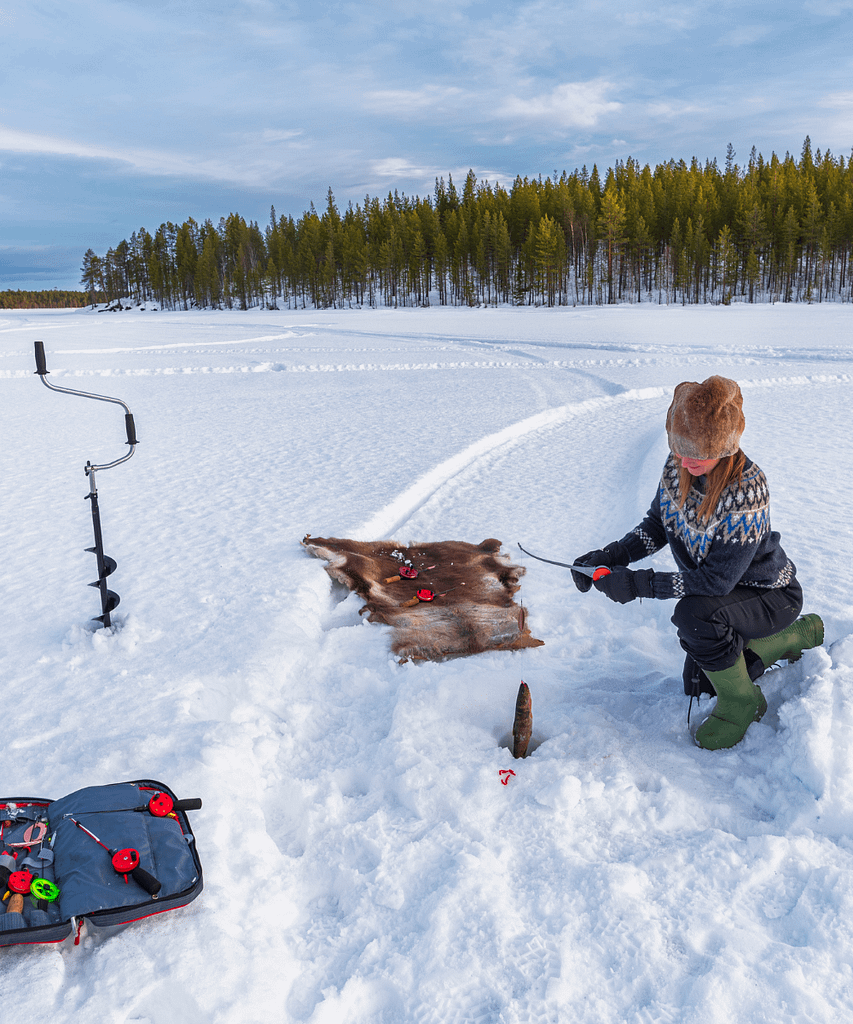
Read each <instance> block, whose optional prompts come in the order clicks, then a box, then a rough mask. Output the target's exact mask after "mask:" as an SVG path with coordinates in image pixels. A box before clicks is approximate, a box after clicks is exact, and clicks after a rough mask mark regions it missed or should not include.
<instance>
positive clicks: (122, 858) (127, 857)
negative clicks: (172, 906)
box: [66, 814, 163, 900]
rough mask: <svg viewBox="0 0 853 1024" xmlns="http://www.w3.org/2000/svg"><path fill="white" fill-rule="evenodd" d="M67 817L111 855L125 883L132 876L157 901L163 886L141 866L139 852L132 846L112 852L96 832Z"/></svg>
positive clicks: (69, 816)
mask: <svg viewBox="0 0 853 1024" xmlns="http://www.w3.org/2000/svg"><path fill="white" fill-rule="evenodd" d="M66 817H67V819H68V820H69V821H73V822H74V824H75V825H76V826H77V828H79V829H82V831H83V832H85V833H86V835H87V836H89V837H90V838H91V839H94V840H95V842H96V843H97V844H98V846H103V848H104V849H105V850H106V851H107V853H108V854H109V855H110V861H111V862H112V866H113V870H114V871H115V872H116V873H117V874H119V875H124V880H125V882H126V881H127V876H128V875H130V877H131V878H132V879H133V880H134V882H136V884H137V885H139V886H141V887H142V888H143V889H144V890H145V891H146V892H147V893H148V895H149V896H153V897H154V899H155V900H156V899H157V897H158V896H159V895H160V890H161V889H162V888H163V886H162V884H161V883H160V881H159V880H158V879H156V878H155V877H154V876H153V875H152V874H151V873H150V872H148V871H146V870H145V868H143V867H141V866H140V863H139V851H138V850H134V849H133V847H131V846H127V847H125V848H124V849H122V850H111V849H110V848H109V846H107V844H106V843H104V842H101V840H100V839H98V837H97V836H96V835H95V833H94V832H90V831H89V830H88V829H87V828H86V826H85V825H81V824H80V822H79V821H78V820H77V819H76V818H73V817H72V816H71V815H70V814H68V815H66Z"/></svg>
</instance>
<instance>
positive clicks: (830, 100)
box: [818, 92, 853, 110]
mask: <svg viewBox="0 0 853 1024" xmlns="http://www.w3.org/2000/svg"><path fill="white" fill-rule="evenodd" d="M818 106H820V107H833V108H836V109H840V110H845V109H847V108H853V92H832V93H829V95H828V96H824V98H823V99H822V100H821V101H820V102H819V103H818Z"/></svg>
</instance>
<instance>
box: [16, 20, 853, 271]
mask: <svg viewBox="0 0 853 1024" xmlns="http://www.w3.org/2000/svg"><path fill="white" fill-rule="evenodd" d="M851 83H853V0H798V2H784V0H782V2H777V3H774V4H772V5H770V4H767V3H756V2H744V0H739V2H737V3H735V2H722V3H721V2H717V3H710V2H701V0H699V2H690V0H684V2H679V3H660V2H655V0H643V2H640V0H623V2H621V3H619V4H609V3H603V2H601V0H582V2H576V3H564V2H560V0H548V2H547V3H546V2H544V0H542V2H539V0H537V2H529V3H518V2H511V3H510V2H506V0H490V2H489V3H485V2H459V0H442V2H441V3H439V2H437V0H413V2H411V0H410V2H407V3H402V2H400V0H393V2H392V0H366V2H361V3H322V2H317V0H313V2H307V0H293V2H277V0H230V2H228V3H222V2H219V0H215V2H205V3H200V2H196V0H173V2H170V3H165V2H163V0H124V2H104V0H85V2H84V0H62V2H56V0H26V2H24V3H22V4H21V3H17V4H12V3H11V2H10V0H0V290H2V289H8V288H12V289H14V288H25V289H29V288H33V289H37V288H53V287H56V288H70V289H76V288H79V287H80V266H81V263H82V258H83V254H84V253H85V252H86V250H87V249H89V248H92V249H94V251H95V252H96V253H98V254H103V253H105V252H106V251H107V249H108V248H110V247H111V246H115V245H117V244H118V243H119V242H120V241H121V240H122V239H124V238H129V236H130V235H131V234H132V233H133V231H135V230H138V229H139V228H141V227H146V228H148V229H149V230H150V231H152V232H153V231H154V230H156V228H157V227H158V226H159V225H160V224H161V223H163V222H165V221H174V222H177V223H182V222H183V221H185V220H186V219H187V218H188V217H193V218H194V219H195V220H196V221H198V222H203V221H204V220H206V219H207V218H211V219H212V220H214V222H216V221H218V219H219V217H220V216H227V215H228V214H229V213H232V212H236V213H240V214H241V215H242V216H244V217H245V218H246V219H247V220H249V219H251V220H257V221H258V222H259V223H260V224H261V225H264V224H266V223H267V222H268V219H269V216H270V207H271V206H274V207H275V210H276V213H277V214H278V215H281V214H289V215H292V216H294V217H295V218H298V217H299V216H300V215H301V214H302V213H303V212H304V211H306V210H307V209H308V208H309V206H310V204H311V203H312V202H313V203H314V204H315V206H317V207H318V209H319V208H322V207H323V206H324V205H325V203H326V196H327V192H328V189H329V188H331V189H332V191H333V192H334V195H335V198H336V200H337V203H338V206H339V207H345V206H346V205H347V203H348V202H353V203H359V202H363V200H364V198H365V196H367V195H370V196H376V195H378V196H384V195H386V194H387V193H388V192H389V191H393V190H395V189H397V190H399V191H400V192H401V193H406V194H408V195H420V196H427V195H432V193H433V190H434V186H435V179H436V177H444V178H445V179H447V177H448V176H449V175H452V176H453V179H454V181H458V182H459V184H460V185H461V184H462V182H463V181H464V178H465V175H466V174H467V172H468V170H469V169H471V170H473V171H474V172H475V174H476V175H477V177H478V178H479V179H481V180H482V179H486V180H488V181H490V182H492V183H495V182H499V183H501V184H503V185H506V186H509V185H511V183H512V181H513V179H514V178H515V177H516V176H517V175H520V176H522V177H525V176H526V177H536V176H538V175H540V174H541V175H542V176H548V175H553V174H554V173H555V172H556V173H557V174H559V173H561V172H562V171H563V170H566V171H568V172H571V171H572V170H574V169H575V168H579V167H581V166H583V165H586V166H588V167H589V168H591V167H592V165H593V164H597V165H598V167H599V170H603V169H606V168H607V167H611V166H613V165H614V164H615V163H616V161H617V160H626V159H628V158H629V157H632V158H634V159H636V160H638V161H640V163H641V165H642V164H646V163H648V164H650V165H651V166H652V167H654V166H655V165H656V164H658V163H661V162H663V161H666V160H669V159H671V158H674V159H677V160H678V159H682V158H683V159H685V160H688V161H689V160H690V159H691V158H692V157H694V156H695V157H697V158H698V159H699V160H700V161H701V162H704V161H705V160H713V159H716V160H718V161H719V162H720V163H722V162H723V161H724V160H725V156H726V150H727V146H728V144H729V143H731V144H732V146H733V147H734V149H735V152H736V154H737V155H736V161H737V162H742V163H745V162H746V161H747V160H748V158H749V153H750V150H751V149H752V147H753V146H754V147H755V148H756V150H757V151H758V152H759V153H762V154H763V155H764V156H765V157H767V158H769V157H770V155H771V154H772V153H774V152H775V153H777V154H778V155H779V156H780V157H783V156H784V155H785V153H786V152H790V153H792V154H793V155H794V156H795V157H798V156H799V154H800V152H801V150H802V145H803V140H804V139H805V137H806V135H808V136H809V137H810V139H811V143H812V148H813V150H816V149H821V150H822V151H826V150H827V149H829V150H830V151H831V152H832V153H833V154H834V155H835V156H844V157H845V158H847V157H849V155H850V153H851V149H853V84H851Z"/></svg>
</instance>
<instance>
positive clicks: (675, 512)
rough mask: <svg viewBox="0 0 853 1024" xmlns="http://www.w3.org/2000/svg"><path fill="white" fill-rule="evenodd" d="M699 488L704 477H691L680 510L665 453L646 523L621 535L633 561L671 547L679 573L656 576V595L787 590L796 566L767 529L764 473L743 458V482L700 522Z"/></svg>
mask: <svg viewBox="0 0 853 1024" xmlns="http://www.w3.org/2000/svg"><path fill="white" fill-rule="evenodd" d="M704 485H705V478H704V477H699V478H698V479H696V480H694V484H693V486H692V487H691V488H690V494H689V495H688V497H687V501H686V502H685V503H684V507H683V508H681V509H680V508H679V507H678V462H677V461H676V459H675V457H674V456H673V455H670V456H669V458H668V459H667V460H666V463H665V465H664V467H663V474H662V475H661V479H660V484H659V486H658V492H657V494H656V495H655V499H654V501H653V502H652V506H651V508H650V509H649V511H648V512H647V513H646V518H645V519H644V520H643V521H642V523H640V525H639V526H636V527H635V528H634V529H633V530H632V531H631V532H630V533H628V534H627V535H626V536H625V537H623V538H622V541H621V543H622V544H623V545H624V546H625V548H626V549H627V551H628V553H629V555H630V556H631V561H632V562H637V561H639V560H640V559H641V558H646V557H647V556H648V555H653V554H654V553H655V552H656V551H660V549H661V548H663V547H665V546H666V545H667V544H669V546H670V549H671V551H672V555H673V558H674V559H675V562H676V565H677V566H678V568H679V570H680V571H679V572H657V571H655V575H654V584H653V586H654V594H655V597H658V598H670V597H675V598H681V597H686V596H687V595H689V594H704V595H720V596H722V595H725V594H729V593H731V591H732V590H733V589H734V587H736V586H747V587H768V588H771V589H773V588H778V587H784V586H787V585H788V584H789V583H790V582H791V581H792V580H793V579H794V575H795V572H796V569H795V567H794V564H793V563H792V562H791V560H790V559H789V558H788V556H787V555H786V554H785V552H784V551H783V550H782V547H781V545H780V543H779V534H778V533H776V532H774V531H771V529H770V491H769V489H768V487H767V479H766V477H765V476H764V473H763V472H762V471H761V470H760V469H759V468H758V466H756V465H755V463H754V462H751V461H750V460H749V459H747V460H746V466H745V468H744V472H743V477H742V479H741V481H740V482H739V483H738V481H733V482H732V483H731V484H729V486H728V487H727V488H726V489H725V490H724V491H723V493H722V494H721V495H720V500H719V501H718V503H717V507H716V508H715V509H714V512H713V514H712V515H711V517H710V519H709V520H708V521H707V522H705V523H700V522H699V520H698V517H697V510H698V508H699V505H700V504H701V502H702V498H703V496H704Z"/></svg>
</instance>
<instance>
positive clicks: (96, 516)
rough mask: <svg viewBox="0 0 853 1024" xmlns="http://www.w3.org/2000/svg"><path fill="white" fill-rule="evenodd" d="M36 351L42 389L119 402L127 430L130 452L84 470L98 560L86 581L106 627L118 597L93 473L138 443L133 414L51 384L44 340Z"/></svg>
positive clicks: (85, 392)
mask: <svg viewBox="0 0 853 1024" xmlns="http://www.w3.org/2000/svg"><path fill="white" fill-rule="evenodd" d="M35 350H36V373H37V374H38V376H39V377H41V382H42V384H44V386H45V387H46V388H50V390H51V391H61V392H62V393H63V394H66V395H79V396H80V397H81V398H94V399H97V401H99V402H113V403H115V405H120V406H121V407H122V408H123V409H124V425H125V430H126V431H127V443H128V444H129V445H130V451H129V452H128V453H127V454H126V455H123V456H122V457H121V458H120V459H116V460H115V461H114V462H107V463H105V464H104V465H103V466H93V465H92V463H91V462H87V463H86V466H85V470H84V472H85V473H86V476H87V477H88V478H89V493H88V494H87V495H86V500H87V501H91V503H92V528H93V529H94V532H95V546H94V547H92V548H86V550H87V551H91V552H92V553H93V554H95V555H96V556H97V559H98V578H97V579H96V580H95V582H94V583H90V584H89V586H90V587H97V588H98V590H99V591H100V594H101V614H100V615H97V616H95V621H97V622H100V623H102V624H103V625H104V626H105V627H107V628H108V629H109V628H110V626H111V625H112V622H111V620H110V612H112V611H113V610H114V609H115V608H116V607H117V606H118V603H119V600H120V598H119V596H118V594H116V593H115V591H113V590H109V589H108V588H107V577H108V576H110V575H112V573H113V572H114V571H115V568H116V561H115V559H114V558H110V557H109V555H105V554H104V541H103V537H102V536H101V511H100V508H99V506H98V489H97V487H96V486H95V472H96V471H97V470H102V469H112V468H113V466H118V465H120V464H121V463H122V462H127V460H128V459H129V458H130V457H131V455H133V453H134V450H135V449H136V445H137V444H138V443H139V442H138V441H137V439H136V426H135V425H134V422H133V413H132V412H131V411H130V409H129V408H128V407H127V405H125V403H124V402H122V400H121V399H120V398H107V397H106V396H105V395H93V394H91V393H90V392H88V391H74V390H72V389H71V388H60V387H57V386H56V385H55V384H51V383H49V382H48V380H47V375H48V373H49V372H50V371H49V370H48V369H47V364H46V362H45V357H44V343H43V342H41V341H37V342H36V343H35Z"/></svg>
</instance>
